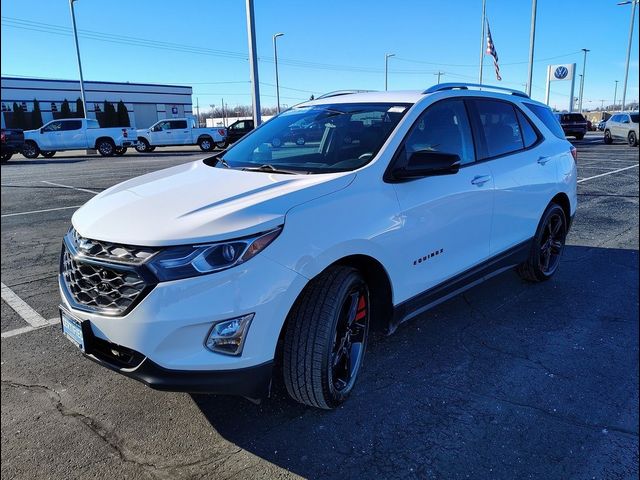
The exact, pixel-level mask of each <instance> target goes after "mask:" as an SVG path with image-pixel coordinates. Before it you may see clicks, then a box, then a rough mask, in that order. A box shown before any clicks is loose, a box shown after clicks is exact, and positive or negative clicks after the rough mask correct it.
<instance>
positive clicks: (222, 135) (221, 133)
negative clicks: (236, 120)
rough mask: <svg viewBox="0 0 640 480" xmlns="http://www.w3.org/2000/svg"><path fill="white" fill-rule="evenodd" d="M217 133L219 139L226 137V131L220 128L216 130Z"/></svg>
mask: <svg viewBox="0 0 640 480" xmlns="http://www.w3.org/2000/svg"><path fill="white" fill-rule="evenodd" d="M218 133H219V134H220V136H221V137H226V136H227V131H226V130H224V129H222V128H221V129H219V130H218Z"/></svg>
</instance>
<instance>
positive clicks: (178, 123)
mask: <svg viewBox="0 0 640 480" xmlns="http://www.w3.org/2000/svg"><path fill="white" fill-rule="evenodd" d="M169 123H170V124H171V126H170V127H169V128H170V129H171V130H179V129H185V128H187V121H186V120H171V122H169Z"/></svg>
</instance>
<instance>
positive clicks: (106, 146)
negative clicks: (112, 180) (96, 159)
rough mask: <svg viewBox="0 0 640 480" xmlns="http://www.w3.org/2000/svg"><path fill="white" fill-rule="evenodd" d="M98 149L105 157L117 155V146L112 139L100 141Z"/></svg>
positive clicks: (97, 145)
mask: <svg viewBox="0 0 640 480" xmlns="http://www.w3.org/2000/svg"><path fill="white" fill-rule="evenodd" d="M96 149H97V150H98V153H100V155H102V156H103V157H113V155H115V153H116V146H115V144H114V143H113V140H111V139H110V138H105V139H102V140H98V142H97V143H96Z"/></svg>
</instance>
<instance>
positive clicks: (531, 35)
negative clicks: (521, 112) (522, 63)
mask: <svg viewBox="0 0 640 480" xmlns="http://www.w3.org/2000/svg"><path fill="white" fill-rule="evenodd" d="M537 6H538V2H537V0H532V2H531V27H530V32H529V80H528V81H527V86H526V92H527V95H529V96H531V80H532V79H533V47H534V45H535V43H536V10H537Z"/></svg>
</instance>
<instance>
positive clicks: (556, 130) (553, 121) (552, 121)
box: [525, 103, 566, 140]
mask: <svg viewBox="0 0 640 480" xmlns="http://www.w3.org/2000/svg"><path fill="white" fill-rule="evenodd" d="M525 105H526V106H527V108H528V109H529V110H531V111H532V112H533V114H534V115H535V116H536V117H538V118H539V119H540V121H541V122H542V123H544V125H545V127H547V128H548V129H549V130H551V133H553V134H554V135H555V136H556V137H558V138H562V139H563V140H564V139H565V138H566V137H565V136H564V131H563V130H562V127H561V126H560V123H559V122H558V119H557V118H556V116H555V115H554V114H553V112H552V111H551V109H550V108H549V107H546V106H544V105H536V104H535V103H525Z"/></svg>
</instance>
